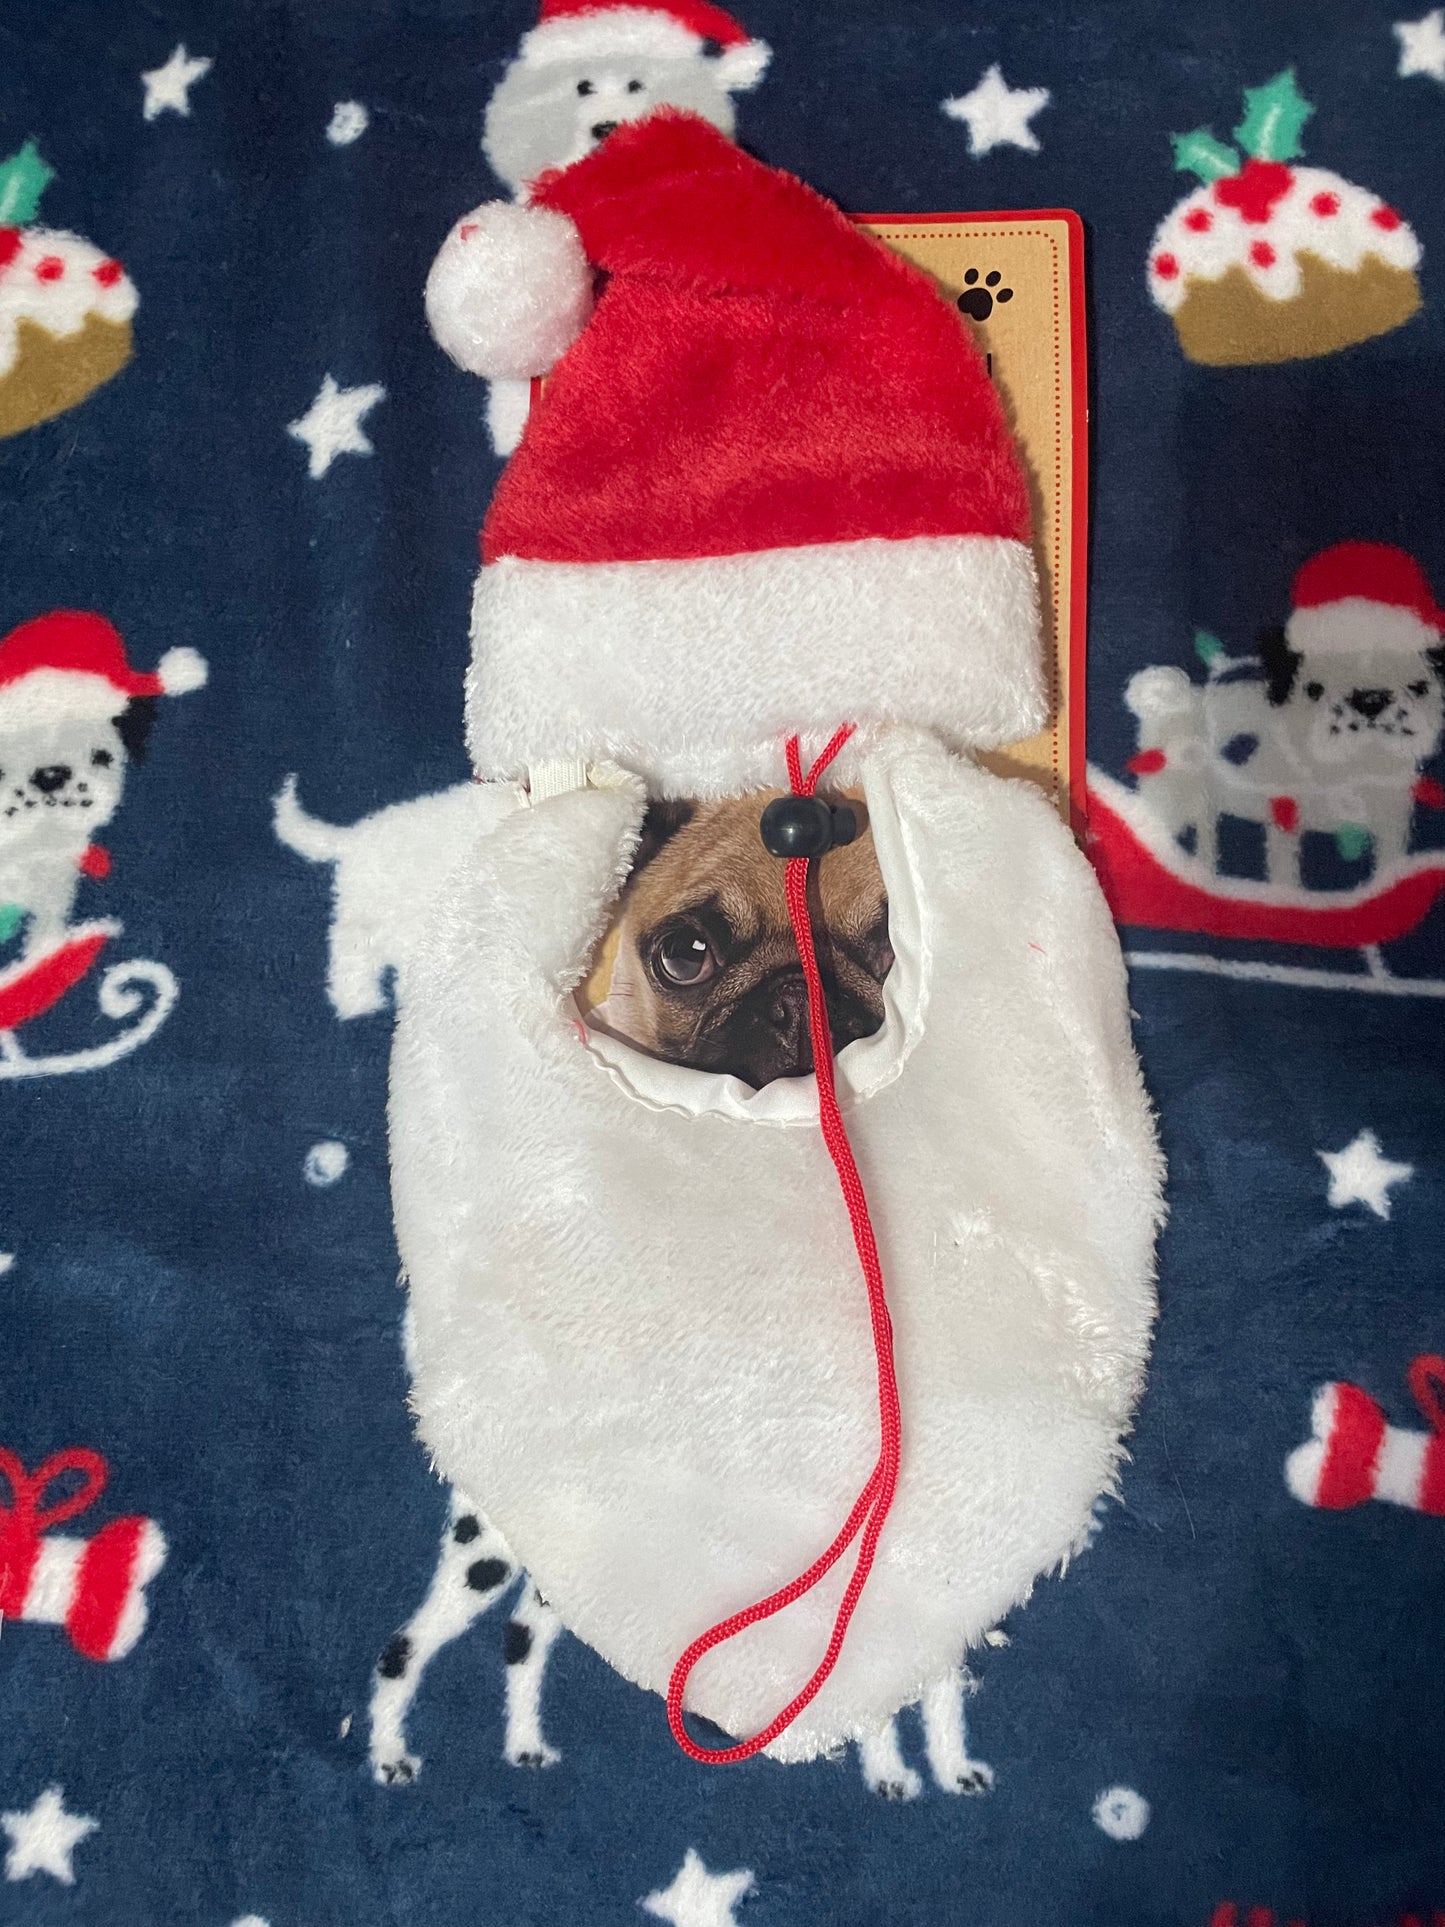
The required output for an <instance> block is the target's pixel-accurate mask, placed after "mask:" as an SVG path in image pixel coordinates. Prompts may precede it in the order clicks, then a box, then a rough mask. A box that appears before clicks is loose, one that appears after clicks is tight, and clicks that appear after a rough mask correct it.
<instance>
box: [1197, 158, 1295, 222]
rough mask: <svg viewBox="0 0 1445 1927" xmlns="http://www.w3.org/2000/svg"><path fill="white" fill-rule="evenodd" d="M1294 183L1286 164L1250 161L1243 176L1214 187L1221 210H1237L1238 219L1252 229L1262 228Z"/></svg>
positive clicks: (1236, 176) (1236, 175) (1233, 176)
mask: <svg viewBox="0 0 1445 1927" xmlns="http://www.w3.org/2000/svg"><path fill="white" fill-rule="evenodd" d="M1293 182H1294V169H1293V168H1291V167H1286V166H1285V164H1284V162H1283V161H1256V160H1250V161H1246V162H1245V164H1244V167H1243V169H1242V171H1241V172H1240V173H1238V174H1226V175H1225V177H1224V179H1223V180H1222V181H1216V182H1215V183H1214V198H1215V200H1216V201H1218V203H1219V205H1220V206H1221V207H1232V208H1237V209H1238V210H1239V218H1240V219H1241V220H1242V221H1248V222H1249V224H1250V225H1251V226H1252V227H1263V225H1264V223H1265V222H1266V221H1267V220H1268V219H1269V217H1270V215H1271V214H1272V213H1273V212H1274V204H1275V202H1276V201H1278V200H1280V199H1281V198H1282V197H1283V196H1284V195H1286V194H1288V193H1289V190H1290V187H1291V185H1292V184H1293Z"/></svg>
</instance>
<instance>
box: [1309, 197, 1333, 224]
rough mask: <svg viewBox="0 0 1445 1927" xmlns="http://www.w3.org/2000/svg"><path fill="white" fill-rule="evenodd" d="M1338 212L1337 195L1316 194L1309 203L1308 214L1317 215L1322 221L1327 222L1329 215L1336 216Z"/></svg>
mask: <svg viewBox="0 0 1445 1927" xmlns="http://www.w3.org/2000/svg"><path fill="white" fill-rule="evenodd" d="M1339 211H1340V197H1339V195H1338V194H1316V195H1315V197H1314V199H1313V200H1312V201H1311V202H1310V213H1311V214H1318V215H1319V217H1320V219H1321V220H1322V221H1324V220H1328V218H1329V217H1330V215H1331V214H1338V213H1339Z"/></svg>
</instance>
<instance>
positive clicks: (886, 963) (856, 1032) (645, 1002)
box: [578, 790, 893, 1088]
mask: <svg viewBox="0 0 1445 1927" xmlns="http://www.w3.org/2000/svg"><path fill="white" fill-rule="evenodd" d="M778 793H779V792H777V791H775V790H768V791H758V792H756V793H755V794H753V795H751V796H744V797H733V798H729V799H727V800H726V801H724V802H720V803H654V804H653V805H652V806H651V808H650V809H649V810H648V813H647V818H646V821H645V823H644V825H643V832H642V841H641V844H640V845H639V848H638V855H637V861H636V863H635V865H634V867H633V870H632V874H631V875H630V876H629V877H628V879H627V883H626V885H625V887H624V889H623V892H622V895H621V898H620V899H619V902H618V909H617V916H616V918H615V919H614V921H613V924H612V927H611V929H610V930H609V931H608V933H607V935H606V937H605V938H604V939H603V941H602V944H601V946H600V948H599V951H598V955H597V959H596V961H595V963H594V965H593V969H592V974H591V975H590V976H589V978H588V979H587V982H586V983H585V984H584V985H583V987H582V989H581V990H580V991H579V992H578V1002H579V1004H580V1006H581V1008H582V1012H583V1015H584V1016H585V1017H586V1019H587V1022H588V1023H589V1024H591V1025H593V1026H594V1027H596V1028H598V1029H601V1030H606V1031H609V1032H611V1033H612V1034H613V1035H614V1036H617V1037H621V1038H623V1039H625V1040H626V1041H627V1042H628V1043H631V1044H636V1045H637V1046H638V1047H639V1049H641V1050H645V1051H647V1052H648V1053H649V1054H650V1055H651V1056H654V1057H661V1058H665V1059H667V1060H668V1061H669V1062H670V1063H675V1064H685V1065H687V1066H689V1067H690V1068H691V1069H693V1070H703V1071H714V1072H718V1073H725V1074H729V1075H731V1076H733V1077H737V1078H741V1079H742V1081H743V1082H744V1083H745V1084H750V1085H752V1086H753V1087H754V1088H756V1087H758V1086H760V1085H763V1084H767V1083H770V1082H771V1081H772V1080H773V1078H775V1077H802V1076H806V1075H807V1073H808V1072H809V1071H811V1070H812V1068H813V1050H812V1042H811V1039H810V1037H809V1034H808V998H807V986H806V984H805V983H804V980H803V971H802V966H801V965H800V963H799V961H798V951H797V945H796V943H795V941H794V938H793V927H792V923H791V921H790V919H789V916H788V906H787V902H786V899H785V897H784V894H783V876H784V871H785V868H786V865H785V864H784V863H783V862H782V861H781V860H780V859H779V858H777V857H775V856H771V855H769V853H768V851H767V850H766V849H765V848H764V847H763V842H762V837H761V835H760V834H759V829H758V823H759V819H760V818H761V816H762V813H763V809H764V807H765V806H766V805H767V804H768V803H769V802H771V800H772V798H773V797H774V796H775V795H777V794H778ZM848 800H849V802H850V803H851V804H852V807H853V809H854V812H855V814H856V816H857V818H858V821H859V833H858V836H857V837H856V839H855V840H854V841H853V842H852V843H849V844H845V845H843V846H842V847H840V848H838V849H833V850H829V851H828V852H827V853H826V855H824V856H822V857H820V858H819V859H817V861H815V862H814V864H813V866H812V871H811V874H810V892H809V896H810V905H811V909H812V917H813V933H814V942H815V945H816V947H817V952H818V963H819V968H820V972H821V975H822V978H823V989H824V994H825V996H826V998H827V1002H828V1015H829V1020H830V1024H831V1027H832V1032H833V1042H834V1045H835V1048H837V1049H839V1050H841V1049H842V1048H843V1046H844V1045H845V1044H849V1043H851V1042H852V1041H853V1039H854V1038H857V1037H868V1036H871V1035H872V1033H873V1032H874V1031H876V1030H877V1029H878V1028H879V1027H880V1026H881V1024H882V1022H883V988H882V987H883V980H884V978H885V977H886V976H887V975H888V971H889V968H890V966H891V965H892V962H893V951H892V948H891V947H890V945H889V941H888V900H887V897H886V896H885V895H884V890H883V878H882V875H881V874H880V872H879V869H878V859H877V856H876V855H875V853H874V849H873V838H872V836H871V834H870V833H869V831H868V828H867V818H866V812H865V811H864V808H863V804H862V799H861V798H859V797H852V796H850V797H849V799H848Z"/></svg>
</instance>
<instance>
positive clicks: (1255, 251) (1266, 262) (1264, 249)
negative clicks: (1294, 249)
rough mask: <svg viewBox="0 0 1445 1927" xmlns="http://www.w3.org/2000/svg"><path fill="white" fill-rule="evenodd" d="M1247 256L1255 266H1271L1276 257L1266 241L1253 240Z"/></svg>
mask: <svg viewBox="0 0 1445 1927" xmlns="http://www.w3.org/2000/svg"><path fill="white" fill-rule="evenodd" d="M1249 258H1250V260H1251V261H1253V263H1254V265H1255V266H1256V267H1257V268H1272V267H1273V266H1274V264H1275V261H1276V260H1277V259H1278V257H1277V256H1276V254H1275V251H1274V249H1273V248H1272V247H1271V246H1270V244H1269V242H1268V241H1254V242H1252V243H1251V245H1250V250H1249Z"/></svg>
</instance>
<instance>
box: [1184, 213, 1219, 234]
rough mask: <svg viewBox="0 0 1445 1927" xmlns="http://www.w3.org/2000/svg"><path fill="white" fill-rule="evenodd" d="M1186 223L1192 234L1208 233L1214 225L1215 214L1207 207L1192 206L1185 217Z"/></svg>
mask: <svg viewBox="0 0 1445 1927" xmlns="http://www.w3.org/2000/svg"><path fill="white" fill-rule="evenodd" d="M1184 225H1185V227H1187V228H1188V230H1189V232H1190V233H1191V234H1208V232H1209V230H1210V229H1211V228H1212V227H1213V226H1214V216H1213V215H1212V214H1211V213H1210V212H1209V209H1208V208H1207V207H1192V208H1190V210H1189V212H1188V213H1187V214H1186V215H1185V217H1184Z"/></svg>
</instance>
